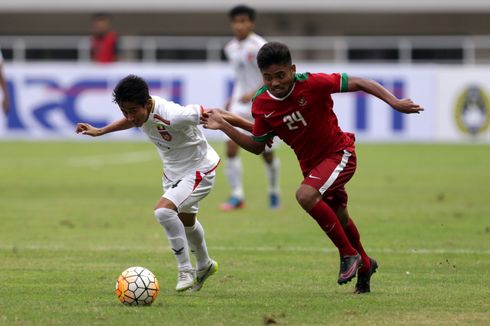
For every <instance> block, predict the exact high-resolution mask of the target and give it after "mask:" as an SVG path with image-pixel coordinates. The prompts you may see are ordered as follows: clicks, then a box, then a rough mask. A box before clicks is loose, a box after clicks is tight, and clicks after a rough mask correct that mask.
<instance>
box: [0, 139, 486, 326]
mask: <svg viewBox="0 0 490 326" xmlns="http://www.w3.org/2000/svg"><path fill="white" fill-rule="evenodd" d="M214 147H215V148H216V149H217V150H218V151H219V152H220V153H222V152H223V151H222V149H223V144H220V143H218V144H214ZM489 149H490V148H489V147H488V146H484V145H479V146H462V145H412V144H403V145H394V144H390V145H374V144H360V145H358V149H357V154H358V170H357V172H356V175H355V176H354V178H353V180H351V182H350V183H349V184H348V191H349V194H350V206H349V208H350V212H351V214H352V216H353V217H354V219H355V221H356V223H357V225H358V227H359V230H360V231H361V236H362V240H363V242H364V245H365V247H366V248H367V250H368V253H370V254H371V255H372V256H373V257H375V258H376V259H377V260H378V261H379V263H380V268H379V270H378V273H376V274H375V275H374V276H373V281H372V291H373V292H372V293H370V294H367V295H354V294H352V290H353V287H354V282H355V281H354V282H351V283H349V284H348V285H347V286H342V287H341V286H338V285H337V284H336V278H337V272H338V255H337V253H336V251H335V250H334V248H333V245H332V244H331V242H330V241H329V240H328V239H326V237H325V236H324V235H323V234H322V232H321V231H320V229H319V228H318V227H317V225H316V224H315V222H314V221H313V220H312V219H311V218H310V217H308V216H307V215H306V214H305V213H304V212H303V211H302V210H301V209H300V207H299V205H298V204H297V203H296V201H295V199H294V193H295V191H296V188H297V186H298V184H299V182H300V181H301V176H300V172H299V168H298V165H297V162H296V159H295V158H294V156H293V154H292V152H291V151H290V150H289V149H288V148H287V147H286V146H285V145H283V146H282V147H280V149H279V156H280V157H281V159H282V171H281V185H282V187H281V188H282V195H283V202H282V209H281V210H279V211H269V210H268V209H267V192H266V190H265V189H266V183H265V180H264V179H265V178H264V176H265V172H264V169H263V167H262V164H261V162H260V158H258V157H254V156H253V155H251V154H246V153H243V154H245V155H243V154H242V158H243V159H244V170H245V190H246V194H247V203H246V208H245V209H244V210H241V211H237V212H230V213H222V212H219V211H218V209H217V206H218V204H219V203H220V202H221V201H222V200H224V199H225V198H226V197H227V195H228V188H227V186H226V180H225V176H224V169H223V164H222V165H221V166H220V168H219V169H218V177H217V182H216V186H215V188H214V190H213V192H212V193H211V195H209V196H208V197H207V198H206V199H205V200H204V201H203V202H202V203H201V211H200V220H201V222H202V223H203V225H204V227H205V230H206V237H207V242H208V246H209V249H210V253H211V255H212V256H213V257H214V258H215V259H216V260H218V261H219V263H220V271H219V272H218V273H217V274H216V275H215V276H213V277H212V278H210V279H209V281H208V283H207V284H206V285H205V287H204V288H203V290H202V291H201V292H199V293H183V294H177V293H176V292H175V291H174V290H173V289H174V286H175V283H176V275H177V273H176V268H175V261H174V258H173V256H172V255H171V254H170V252H169V249H168V245H167V240H166V237H165V236H164V234H163V229H162V228H161V227H160V225H158V223H157V222H156V221H155V219H154V217H153V214H152V210H153V206H154V204H155V202H156V200H157V199H158V198H159V196H160V193H161V184H160V177H161V163H160V161H159V159H158V156H157V154H156V152H155V151H154V149H153V147H152V145H151V144H149V143H145V142H135V143H119V142H109V143H105V142H96V141H90V142H80V143H64V142H52V143H29V142H0V153H1V154H0V155H1V159H0V180H1V181H0V215H1V217H0V226H1V227H0V262H1V263H0V325H67V324H74V325H131V324H136V325H143V324H144V325H263V324H268V323H274V322H276V323H278V324H280V325H359V324H363V325H393V324H397V325H398V324H399V325H457V324H460V325H468V324H471V325H488V324H489V323H490V301H489V298H490V282H489V280H490V272H489V270H490V200H489V198H490V191H489V181H490V172H489V169H488V166H489V162H490V150H489ZM134 265H141V266H144V267H147V268H149V269H150V270H151V271H153V272H154V273H155V275H156V276H157V278H158V280H159V282H160V285H161V291H160V295H159V297H158V299H157V301H156V302H155V304H154V305H153V306H151V307H136V308H134V307H125V306H123V305H121V304H120V303H119V302H118V300H117V298H116V296H115V295H114V284H115V280H116V278H117V276H118V275H119V273H120V272H121V271H123V270H124V269H125V268H127V267H129V266H134Z"/></svg>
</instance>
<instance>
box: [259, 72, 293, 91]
mask: <svg viewBox="0 0 490 326" xmlns="http://www.w3.org/2000/svg"><path fill="white" fill-rule="evenodd" d="M261 73H262V79H263V80H264V85H265V86H266V87H267V89H268V90H269V92H271V94H272V95H274V96H275V97H284V96H286V95H287V94H288V93H289V91H290V90H291V88H292V87H293V84H294V76H295V74H296V66H295V65H291V66H288V65H276V64H274V65H271V66H269V67H267V68H265V69H263V70H261Z"/></svg>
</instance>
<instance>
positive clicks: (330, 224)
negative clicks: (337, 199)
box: [309, 200, 357, 256]
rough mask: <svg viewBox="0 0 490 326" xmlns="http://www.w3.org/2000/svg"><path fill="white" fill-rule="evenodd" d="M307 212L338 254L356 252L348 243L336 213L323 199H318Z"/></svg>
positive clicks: (354, 253)
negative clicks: (337, 250)
mask: <svg viewBox="0 0 490 326" xmlns="http://www.w3.org/2000/svg"><path fill="white" fill-rule="evenodd" d="M309 214H310V215H311V216H312V217H313V218H314V219H315V220H316V222H317V223H318V225H320V227H321V228H322V230H323V231H324V232H325V233H326V234H327V235H328V237H329V238H330V240H332V242H333V243H334V244H335V246H336V247H337V248H338V249H339V253H340V256H345V255H348V256H353V255H356V254H357V252H356V249H354V247H352V245H351V244H350V242H349V239H348V238H347V236H346V234H345V231H344V229H343V228H342V225H341V224H340V221H339V219H338V218H337V215H335V213H334V211H333V210H332V208H330V206H328V205H327V204H325V202H324V201H323V200H320V201H319V202H318V203H317V204H316V205H315V207H313V208H312V209H311V210H310V211H309Z"/></svg>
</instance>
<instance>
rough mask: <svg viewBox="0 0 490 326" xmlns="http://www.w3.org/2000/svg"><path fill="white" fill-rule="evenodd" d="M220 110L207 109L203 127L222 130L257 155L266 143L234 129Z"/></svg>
mask: <svg viewBox="0 0 490 326" xmlns="http://www.w3.org/2000/svg"><path fill="white" fill-rule="evenodd" d="M221 112H222V111H219V110H209V111H207V112H206V117H205V119H204V121H203V125H204V128H207V129H215V130H221V131H223V132H224V133H225V134H226V135H227V136H228V137H230V138H231V139H232V140H233V141H234V142H235V143H237V144H238V145H239V146H240V147H242V148H243V149H245V150H247V151H249V152H251V153H254V154H257V155H258V154H261V153H262V152H263V151H264V149H265V145H266V143H261V142H256V141H255V140H253V139H252V137H250V136H248V135H245V134H243V133H241V132H239V131H238V130H236V129H235V127H234V126H232V125H231V124H230V123H229V122H228V121H226V119H225V118H224V117H223V116H222V115H221ZM225 112H226V111H225ZM252 126H253V125H252Z"/></svg>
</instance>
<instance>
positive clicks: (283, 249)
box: [0, 244, 490, 255]
mask: <svg viewBox="0 0 490 326" xmlns="http://www.w3.org/2000/svg"><path fill="white" fill-rule="evenodd" d="M208 248H209V250H210V251H235V252H247V251H250V252H254V251H259V252H277V253H279V252H319V253H322V252H323V253H329V252H337V249H336V248H306V247H281V246H278V247H272V246H271V247H245V246H237V247H235V246H229V247H224V246H210V247H208ZM0 250H9V251H22V250H34V251H35V250H48V251H71V250H73V251H81V250H86V251H95V252H105V251H108V252H109V251H148V247H143V246H90V245H89V246H87V247H85V248H70V247H68V246H64V245H21V246H16V245H6V244H3V245H0ZM154 250H156V251H163V250H170V247H168V246H155V248H154ZM366 251H367V252H370V253H386V254H406V255H433V254H454V255H471V254H479V255H490V249H482V250H474V249H457V248H456V249H443V248H440V249H426V248H414V249H401V250H399V249H391V248H368V249H367V250H366Z"/></svg>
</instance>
